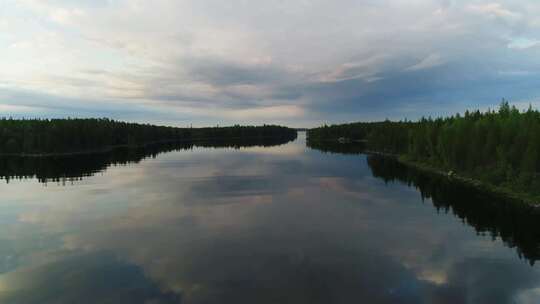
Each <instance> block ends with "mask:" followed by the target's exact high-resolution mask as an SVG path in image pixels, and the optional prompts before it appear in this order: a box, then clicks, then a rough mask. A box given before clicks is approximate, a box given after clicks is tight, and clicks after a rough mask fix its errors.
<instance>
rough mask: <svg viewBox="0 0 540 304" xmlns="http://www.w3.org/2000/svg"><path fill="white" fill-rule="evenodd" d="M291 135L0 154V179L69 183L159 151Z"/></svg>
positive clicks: (277, 140) (272, 142)
mask: <svg viewBox="0 0 540 304" xmlns="http://www.w3.org/2000/svg"><path fill="white" fill-rule="evenodd" d="M294 138H295V137H292V138H286V137H264V138H257V137H255V138H241V139H229V140H205V141H195V142H171V143H158V144H148V145H145V146H136V147H120V148H116V149H111V150H110V151H107V152H104V153H84V154H73V155H69V154H68V155H54V156H50V157H24V156H18V155H6V156H0V180H5V181H6V182H8V183H9V182H10V181H11V180H22V179H27V178H36V179H37V180H38V181H39V182H41V183H49V182H52V183H63V184H66V183H68V184H69V183H73V182H75V181H78V180H82V179H84V178H85V177H87V176H92V175H94V174H96V173H98V172H102V171H105V170H106V169H107V168H108V167H110V166H116V165H126V164H130V163H138V162H140V161H141V160H143V159H146V158H155V157H156V156H157V155H159V154H161V153H167V152H173V151H185V150H193V149H194V148H198V147H204V148H233V149H240V148H244V147H254V146H263V147H267V146H276V145H282V144H285V143H287V142H289V141H290V140H293V139H294Z"/></svg>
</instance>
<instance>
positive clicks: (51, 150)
mask: <svg viewBox="0 0 540 304" xmlns="http://www.w3.org/2000/svg"><path fill="white" fill-rule="evenodd" d="M294 136H296V131H295V130H294V129H290V128H286V127H281V126H274V125H265V126H258V127H254V126H232V127H221V128H219V127H214V128H175V127H164V126H153V125H148V124H137V123H127V122H119V121H114V120H110V119H106V118H103V119H10V118H9V119H8V118H3V119H0V154H55V153H72V152H84V151H94V150H96V151H97V150H102V149H107V148H110V147H116V146H138V145H145V144H149V143H159V142H190V141H199V140H207V139H220V140H229V139H239V138H265V137H283V138H291V137H294Z"/></svg>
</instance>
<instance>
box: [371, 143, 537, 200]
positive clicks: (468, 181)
mask: <svg viewBox="0 0 540 304" xmlns="http://www.w3.org/2000/svg"><path fill="white" fill-rule="evenodd" d="M365 154H371V155H379V156H383V157H389V158H392V159H394V160H396V161H397V162H399V163H401V164H402V165H405V166H407V167H409V168H411V169H414V170H418V171H421V172H422V173H425V174H432V175H437V176H439V177H442V178H446V179H447V180H448V181H450V182H454V183H459V184H462V185H465V186H469V187H472V188H474V189H476V190H478V191H482V192H486V193H490V194H493V195H496V196H499V197H501V198H502V199H504V200H509V201H512V202H515V203H520V204H525V205H527V206H529V207H532V208H535V209H538V208H540V201H539V199H538V198H534V197H531V196H530V195H528V194H527V193H522V192H516V191H513V190H511V189H508V188H505V187H501V186H496V185H493V184H490V183H487V182H484V181H481V180H478V179H474V178H470V177H466V176H463V175H460V174H458V173H456V172H455V171H453V173H452V175H451V176H449V175H448V172H446V171H445V170H442V169H440V168H437V167H434V166H432V165H429V164H426V163H422V162H418V161H412V160H409V159H407V157H406V156H404V155H396V154H390V153H384V152H377V151H371V150H366V151H365Z"/></svg>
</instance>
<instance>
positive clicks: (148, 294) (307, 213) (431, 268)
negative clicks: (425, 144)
mask: <svg viewBox="0 0 540 304" xmlns="http://www.w3.org/2000/svg"><path fill="white" fill-rule="evenodd" d="M169 150H171V149H169ZM150 154H153V155H154V157H149V158H145V155H141V154H140V153H135V155H131V157H124V158H122V157H120V158H114V157H112V158H111V157H106V158H104V157H103V156H100V157H94V158H87V159H76V160H70V161H67V162H66V161H61V160H57V161H55V162H56V163H53V164H52V165H51V164H42V163H40V164H37V165H36V164H35V163H24V162H20V163H17V162H15V161H10V162H9V164H11V166H12V167H10V168H9V169H6V165H5V164H4V166H3V167H2V168H4V169H3V170H8V171H9V172H8V173H5V174H4V175H9V176H11V178H10V179H9V183H6V181H5V180H3V181H1V183H0V193H1V196H0V224H1V227H2V229H0V303H16V304H26V303H39V304H47V303H62V304H63V303H144V304H156V303H452V304H454V303H539V302H540V271H539V268H538V265H536V264H534V262H535V261H536V260H537V258H538V257H539V256H540V254H539V244H540V235H539V232H540V228H539V225H540V215H538V214H537V213H536V212H533V211H531V210H527V209H523V208H516V207H514V206H511V205H509V204H505V203H503V202H496V203H495V202H493V199H492V198H489V197H487V196H485V195H481V194H477V193H474V192H473V191H470V190H467V189H461V188H459V187H457V186H455V185H450V184H448V183H447V182H445V181H444V180H437V179H436V178H431V177H425V176H421V175H418V174H416V173H415V172H411V171H409V170H407V169H406V168H403V167H401V166H399V165H397V164H395V163H393V162H391V161H388V160H384V159H380V158H375V157H367V156H366V155H342V154H332V153H323V152H319V151H317V150H311V149H309V148H306V146H305V137H304V135H303V134H300V135H299V138H298V139H297V140H296V141H294V142H291V143H288V144H286V145H280V146H274V147H247V148H240V149H232V148H202V147H198V148H197V147H190V148H189V149H185V150H182V149H180V150H176V151H170V152H167V153H161V154H158V153H154V152H152V153H150ZM132 161H134V162H132ZM62 162H63V164H64V165H65V164H69V165H70V167H71V168H72V169H71V171H69V170H68V171H69V172H64V171H63V170H62V165H61V164H62ZM14 164H17V165H14ZM119 164H123V165H119ZM73 167H77V169H76V170H75V169H73ZM17 170H19V171H17ZM66 170H67V169H66ZM17 172H20V173H17ZM32 175H38V177H39V178H25V179H20V178H16V176H27V177H28V176H32ZM14 177H15V178H14ZM77 177H80V178H77ZM56 179H58V180H59V181H55V180H56Z"/></svg>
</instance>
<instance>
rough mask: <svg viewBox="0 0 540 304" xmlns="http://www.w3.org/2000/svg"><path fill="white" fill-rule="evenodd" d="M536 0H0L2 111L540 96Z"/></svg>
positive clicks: (382, 103)
mask: <svg viewBox="0 0 540 304" xmlns="http://www.w3.org/2000/svg"><path fill="white" fill-rule="evenodd" d="M539 42H540V2H539V1H536V0H512V1H510V0H508V1H502V0H501V1H498V0H493V1H462V0H332V1H328V0H326V1H323V0H294V1H291V0H287V1H285V0H283V1H281V0H276V1H253V0H228V1H221V0H177V1H173V0H153V1H147V0H0V116H9V115H12V116H17V117H20V116H25V117H36V116H37V117H65V116H71V117H95V116H99V117H112V118H116V119H122V120H129V121H140V122H151V123H158V124H171V125H179V126H185V125H189V124H190V123H193V124H194V125H201V126H202V125H215V124H220V125H225V124H233V123H241V124H242V123H244V124H247V123H250V124H251V123H280V124H287V125H291V126H315V125H319V124H321V123H325V122H343V121H358V120H377V119H384V118H391V119H401V118H405V117H407V118H410V119H414V118H418V117H420V116H422V115H444V114H448V113H454V112H456V111H463V110H465V109H466V108H481V109H486V108H487V107H490V106H491V107H493V106H494V105H497V104H498V103H499V102H500V100H501V98H506V99H509V100H510V101H512V102H514V103H516V104H518V105H522V106H524V105H528V104H529V103H532V104H533V105H540V75H539V72H540V43H539Z"/></svg>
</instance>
